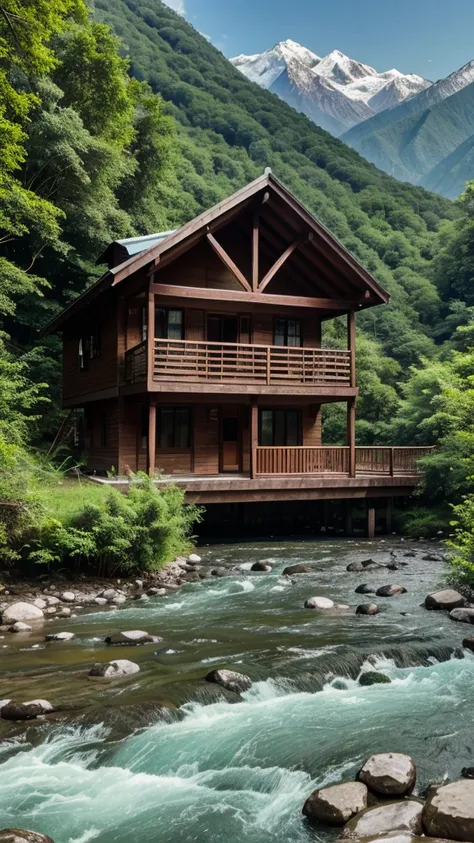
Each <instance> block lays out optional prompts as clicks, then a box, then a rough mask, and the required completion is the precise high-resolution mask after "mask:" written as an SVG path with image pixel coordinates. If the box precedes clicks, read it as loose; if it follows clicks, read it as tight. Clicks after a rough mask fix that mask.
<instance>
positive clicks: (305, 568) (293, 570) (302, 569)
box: [283, 565, 313, 577]
mask: <svg viewBox="0 0 474 843" xmlns="http://www.w3.org/2000/svg"><path fill="white" fill-rule="evenodd" d="M312 570H313V569H312V568H310V567H309V565H289V566H288V568H285V569H284V571H283V574H284V576H285V577H292V576H294V574H310V573H311V572H312Z"/></svg>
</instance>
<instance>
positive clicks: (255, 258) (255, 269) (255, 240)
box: [252, 214, 260, 293]
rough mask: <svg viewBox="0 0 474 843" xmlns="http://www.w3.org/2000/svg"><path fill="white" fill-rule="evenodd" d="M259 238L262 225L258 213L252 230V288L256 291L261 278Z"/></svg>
mask: <svg viewBox="0 0 474 843" xmlns="http://www.w3.org/2000/svg"><path fill="white" fill-rule="evenodd" d="M259 238H260V225H259V217H258V214H255V215H254V218H253V230H252V290H253V292H254V293H256V292H257V290H258V278H259V255H258V247H259Z"/></svg>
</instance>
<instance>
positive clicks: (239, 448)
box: [49, 171, 420, 502]
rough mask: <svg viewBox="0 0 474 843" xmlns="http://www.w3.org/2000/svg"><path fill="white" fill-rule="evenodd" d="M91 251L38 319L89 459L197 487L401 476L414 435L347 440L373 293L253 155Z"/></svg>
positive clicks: (253, 496) (244, 494)
mask: <svg viewBox="0 0 474 843" xmlns="http://www.w3.org/2000/svg"><path fill="white" fill-rule="evenodd" d="M101 260H103V261H107V263H108V270H107V271H106V272H105V274H104V275H103V276H102V278H101V279H100V280H99V281H98V282H97V283H96V284H95V285H94V286H92V287H91V288H90V289H88V290H87V291H86V292H85V293H84V294H83V295H82V296H81V297H80V298H78V299H77V300H76V301H75V302H74V303H73V304H71V305H70V306H69V307H68V308H67V309H66V310H65V311H64V312H63V313H62V314H61V315H60V316H59V317H58V318H57V319H55V320H54V322H53V323H52V324H51V325H50V326H49V330H50V331H58V330H61V331H62V332H63V337H64V383H63V398H64V405H65V407H70V408H79V407H81V408H83V409H84V415H85V449H86V453H87V459H88V463H87V465H88V469H89V470H90V471H91V472H95V473H97V474H101V473H102V474H104V475H105V473H106V472H107V471H110V469H111V468H112V467H115V470H116V472H117V474H118V475H119V477H120V476H122V477H124V478H125V476H126V474H127V472H128V471H129V470H131V471H137V470H143V471H148V472H149V473H154V472H155V471H158V470H160V471H161V472H164V474H165V475H171V476H172V477H173V478H174V479H175V480H176V482H179V483H182V484H184V485H185V486H186V488H187V490H188V491H189V493H190V495H192V497H193V499H195V500H198V501H202V502H233V501H256V500H258V501H265V500H291V499H300V500H305V499H306V500H311V499H316V498H351V497H376V496H384V495H385V496H390V497H391V496H393V495H394V494H395V495H396V494H407V493H410V492H411V491H412V490H413V487H414V485H415V484H416V468H415V462H416V458H417V457H418V456H419V455H420V454H419V451H418V450H417V449H414V448H410V449H407V448H389V447H387V448H367V447H363V448H356V443H355V407H356V398H357V394H358V389H357V385H356V358H355V333H356V328H355V320H356V314H357V312H358V311H360V310H362V309H364V308H367V307H374V306H375V305H384V304H387V302H388V300H389V296H388V294H387V293H386V292H385V291H384V290H383V289H382V288H381V287H380V286H379V285H378V284H377V283H376V281H375V280H374V279H373V278H372V277H371V276H370V274H369V273H368V272H367V271H366V270H365V269H364V268H363V267H362V266H361V265H360V264H359V263H358V262H357V261H356V260H355V259H354V258H353V257H352V256H351V255H350V254H349V253H348V252H347V251H346V250H345V249H344V248H343V247H342V246H341V244H340V243H338V242H337V240H336V239H335V238H334V237H332V236H331V234H330V233H329V232H328V231H327V230H326V229H325V228H324V227H323V226H322V225H321V224H320V223H319V222H317V220H316V219H314V217H313V216H312V215H311V214H310V213H308V211H306V210H305V208H304V207H303V206H302V205H301V204H300V203H299V202H298V201H297V200H296V199H295V198H294V197H293V196H292V195H291V194H290V193H289V192H288V190H286V188H285V187H284V186H283V185H282V184H280V183H279V182H278V181H277V179H276V178H275V177H274V176H273V175H272V174H271V173H270V172H269V171H266V172H265V174H264V175H263V176H261V177H260V178H258V179H256V180H255V181H254V182H252V183H251V184H248V185H247V186H246V187H244V188H242V189H241V190H239V191H238V192H237V193H235V194H234V195H233V196H230V197H229V198H228V199H226V200H225V201H223V202H221V203H219V204H218V205H216V206H215V207H214V208H211V209H210V210H209V211H206V212H204V213H203V214H201V215H200V216H199V217H197V218H196V219H193V220H191V221H190V222H188V223H187V224H186V225H183V226H182V227H181V228H179V229H178V230H176V231H168V232H163V233H161V234H156V235H149V236H147V237H135V238H131V239H128V240H122V241H117V242H115V243H113V244H112V245H111V246H110V247H109V248H108V249H107V250H106V251H105V252H104V254H103V255H102V257H101ZM340 316H345V317H346V319H347V345H346V347H344V348H340V349H334V348H324V347H322V346H321V326H322V323H323V322H324V321H325V320H327V319H334V318H335V317H340ZM334 401H339V402H344V403H345V405H346V407H347V444H346V445H345V446H341V447H326V446H322V441H321V406H322V404H324V403H326V402H334ZM117 482H120V481H117ZM123 482H126V481H125V479H124V481H123Z"/></svg>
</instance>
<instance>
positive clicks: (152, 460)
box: [147, 401, 156, 477]
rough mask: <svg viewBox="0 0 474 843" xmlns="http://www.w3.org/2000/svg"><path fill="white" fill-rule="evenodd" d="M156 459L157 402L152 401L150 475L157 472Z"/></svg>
mask: <svg viewBox="0 0 474 843" xmlns="http://www.w3.org/2000/svg"><path fill="white" fill-rule="evenodd" d="M155 459H156V404H155V402H154V401H153V402H152V401H150V404H149V407H148V454H147V473H148V474H149V475H150V477H153V475H154V474H155Z"/></svg>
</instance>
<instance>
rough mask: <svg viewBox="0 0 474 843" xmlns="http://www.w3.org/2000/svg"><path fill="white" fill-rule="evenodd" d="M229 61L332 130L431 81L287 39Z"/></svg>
mask: <svg viewBox="0 0 474 843" xmlns="http://www.w3.org/2000/svg"><path fill="white" fill-rule="evenodd" d="M231 61H232V64H233V65H234V66H235V67H237V68H238V69H239V70H240V71H241V72H242V73H243V74H244V75H245V76H247V78H248V79H250V80H251V81H252V82H257V83H258V84H259V85H261V86H262V87H264V88H268V89H270V90H271V91H273V92H274V93H276V94H278V96H280V97H281V98H282V99H284V100H286V101H287V102H289V104H290V105H293V106H294V107H295V108H298V109H299V110H300V111H304V112H305V113H306V114H307V115H308V116H309V117H311V119H312V120H314V121H315V122H316V123H318V125H321V126H323V127H324V128H328V127H329V131H332V132H333V134H336V135H337V134H340V133H342V132H343V131H345V130H347V129H349V128H351V127H352V126H354V125H356V124H357V123H360V122H361V121H362V120H365V119H367V118H369V117H371V116H373V115H374V114H376V113H377V112H379V111H383V110H385V108H390V107H391V106H393V105H397V104H398V103H399V102H402V101H403V100H404V99H406V98H409V97H412V96H414V95H415V94H417V93H419V92H420V91H422V90H424V89H425V88H427V87H429V86H430V85H431V83H430V82H428V81H427V80H426V79H423V78H422V77H421V76H416V75H414V74H403V73H400V71H399V70H396V69H394V68H393V69H391V70H386V71H384V72H383V73H378V72H377V71H376V70H375V69H374V68H373V67H370V66H369V65H367V64H362V62H359V61H356V60H355V59H351V58H350V57H349V56H346V55H344V53H342V52H341V51H340V50H332V52H330V53H329V54H328V55H327V56H325V57H324V58H320V57H319V56H318V55H316V53H313V52H312V50H309V49H308V48H307V47H303V46H302V45H301V44H298V43H297V42H296V41H292V40H290V39H288V40H286V41H280V42H279V43H278V44H276V45H275V46H274V47H272V48H271V49H270V50H266V52H264V53H257V54H255V55H252V56H246V55H240V56H236V57H235V58H234V59H231ZM473 65H474V63H473ZM466 73H469V71H466ZM318 80H319V81H318ZM326 118H329V122H328V120H327V119H326Z"/></svg>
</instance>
